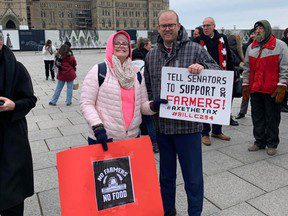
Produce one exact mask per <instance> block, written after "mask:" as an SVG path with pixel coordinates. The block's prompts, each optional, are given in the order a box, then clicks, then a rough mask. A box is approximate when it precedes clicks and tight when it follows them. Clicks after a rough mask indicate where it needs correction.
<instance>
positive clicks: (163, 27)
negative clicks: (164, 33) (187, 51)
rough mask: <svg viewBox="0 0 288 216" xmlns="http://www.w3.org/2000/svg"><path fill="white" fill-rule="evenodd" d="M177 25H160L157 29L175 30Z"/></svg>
mask: <svg viewBox="0 0 288 216" xmlns="http://www.w3.org/2000/svg"><path fill="white" fill-rule="evenodd" d="M176 25H177V24H175V23H173V24H160V25H159V27H160V29H161V30H165V29H166V28H168V29H175V27H176Z"/></svg>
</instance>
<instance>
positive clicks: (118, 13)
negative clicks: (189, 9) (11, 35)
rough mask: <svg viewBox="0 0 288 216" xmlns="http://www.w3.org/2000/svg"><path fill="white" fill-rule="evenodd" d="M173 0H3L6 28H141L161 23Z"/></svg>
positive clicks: (0, 19) (0, 15)
mask: <svg viewBox="0 0 288 216" xmlns="http://www.w3.org/2000/svg"><path fill="white" fill-rule="evenodd" d="M164 9H169V0H72V1H71V0H70V1H69V0H1V3H0V25H1V26H2V28H3V29H19V28H20V27H21V26H27V27H29V29H97V30H114V29H138V30H152V29H155V28H156V26H157V16H158V13H159V12H160V11H161V10H164Z"/></svg>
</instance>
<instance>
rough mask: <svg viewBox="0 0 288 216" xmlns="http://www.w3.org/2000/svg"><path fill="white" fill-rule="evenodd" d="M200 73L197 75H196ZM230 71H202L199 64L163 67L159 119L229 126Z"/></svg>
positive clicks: (231, 85)
mask: <svg viewBox="0 0 288 216" xmlns="http://www.w3.org/2000/svg"><path fill="white" fill-rule="evenodd" d="M200 72H201V73H200ZM233 75H234V73H233V71H225V73H223V71H221V70H219V71H216V70H213V71H212V70H204V67H203V66H202V65H200V64H193V65H190V66H189V67H188V71H187V69H185V68H175V67H163V68H162V78H161V80H162V82H161V98H162V99H166V100H167V101H168V103H167V105H165V106H164V105H163V106H160V117H164V118H170V119H179V120H185V121H196V122H205V123H213V124H222V125H229V122H230V112H231V98H232V87H233Z"/></svg>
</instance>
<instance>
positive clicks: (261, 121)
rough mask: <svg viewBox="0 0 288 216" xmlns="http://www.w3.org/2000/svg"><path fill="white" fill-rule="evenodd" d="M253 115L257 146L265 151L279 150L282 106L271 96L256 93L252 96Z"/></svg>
mask: <svg viewBox="0 0 288 216" xmlns="http://www.w3.org/2000/svg"><path fill="white" fill-rule="evenodd" d="M251 114H252V122H253V135H254V138H255V140H256V141H255V144H256V145H257V146H258V147H260V148H263V149H264V148H265V147H266V146H268V147H269V148H277V146H278V144H279V124H280V120H281V105H280V104H276V103H275V99H274V98H272V97H271V95H270V94H264V93H259V92H255V93H252V94H251Z"/></svg>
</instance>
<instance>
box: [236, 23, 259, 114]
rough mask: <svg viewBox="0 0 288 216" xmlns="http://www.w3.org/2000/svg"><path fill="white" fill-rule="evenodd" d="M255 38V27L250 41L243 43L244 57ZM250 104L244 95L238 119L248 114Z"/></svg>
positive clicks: (250, 34)
mask: <svg viewBox="0 0 288 216" xmlns="http://www.w3.org/2000/svg"><path fill="white" fill-rule="evenodd" d="M254 39H255V30H254V28H253V29H251V30H250V31H249V40H248V42H247V43H245V44H243V46H242V49H243V54H244V57H245V55H246V50H247V48H248V46H249V45H250V44H251V43H252V42H253V41H254ZM248 105H249V100H248V101H245V100H243V97H242V102H241V106H240V111H239V113H238V115H237V116H236V119H241V118H244V117H245V115H246V114H247V110H248Z"/></svg>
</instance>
